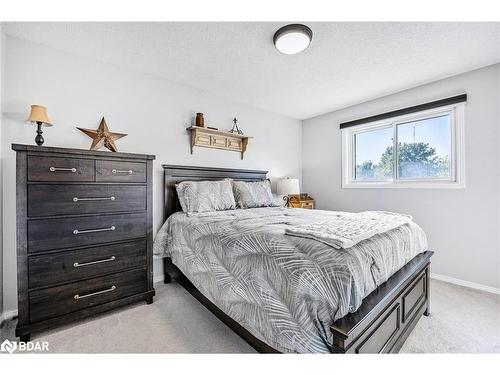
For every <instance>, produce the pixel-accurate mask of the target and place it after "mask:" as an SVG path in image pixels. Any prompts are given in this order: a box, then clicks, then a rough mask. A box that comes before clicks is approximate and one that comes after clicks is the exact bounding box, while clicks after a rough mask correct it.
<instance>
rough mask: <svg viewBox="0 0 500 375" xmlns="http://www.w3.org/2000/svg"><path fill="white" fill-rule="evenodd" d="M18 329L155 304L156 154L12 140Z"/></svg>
mask: <svg viewBox="0 0 500 375" xmlns="http://www.w3.org/2000/svg"><path fill="white" fill-rule="evenodd" d="M12 149H13V150H15V151H16V153H17V155H16V156H17V157H16V163H17V165H16V169H17V175H16V178H17V272H18V277H17V284H18V285H17V288H18V315H19V322H18V325H17V328H16V335H17V336H20V337H21V340H23V341H28V340H30V335H31V333H35V332H39V331H42V330H44V329H48V328H51V327H54V326H57V325H61V324H65V323H69V322H72V321H75V320H78V319H82V318H86V317H89V316H92V315H95V314H97V313H100V312H103V311H106V310H109V309H112V308H115V307H118V306H123V305H125V304H128V303H132V302H136V301H140V300H146V301H147V303H152V302H153V296H154V294H155V291H154V289H153V264H152V246H153V237H152V214H153V210H152V203H153V197H152V195H153V193H152V169H153V168H152V166H153V160H154V158H155V157H154V156H152V155H140V154H127V153H118V152H117V153H111V152H102V151H85V150H77V149H67V148H55V147H40V146H29V145H19V144H13V145H12Z"/></svg>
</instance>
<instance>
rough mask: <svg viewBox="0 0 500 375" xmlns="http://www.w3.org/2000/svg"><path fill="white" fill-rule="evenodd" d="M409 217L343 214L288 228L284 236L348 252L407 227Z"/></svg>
mask: <svg viewBox="0 0 500 375" xmlns="http://www.w3.org/2000/svg"><path fill="white" fill-rule="evenodd" d="M411 220H412V217H411V216H409V215H403V214H398V213H394V212H384V211H365V212H360V213H354V214H351V213H343V214H339V215H337V216H334V217H332V218H331V219H329V220H324V221H320V222H315V223H308V224H302V225H297V226H291V227H289V228H286V229H285V234H288V235H291V236H297V237H304V238H310V239H313V240H317V241H320V242H323V243H325V244H327V245H329V246H332V247H334V248H336V249H340V248H344V249H346V248H349V247H352V246H354V245H356V244H357V243H359V242H361V241H363V240H366V239H368V238H370V237H372V236H374V235H376V234H379V233H385V232H388V231H390V230H392V229H395V228H398V227H400V226H402V225H404V224H407V223H408V222H410V221H411Z"/></svg>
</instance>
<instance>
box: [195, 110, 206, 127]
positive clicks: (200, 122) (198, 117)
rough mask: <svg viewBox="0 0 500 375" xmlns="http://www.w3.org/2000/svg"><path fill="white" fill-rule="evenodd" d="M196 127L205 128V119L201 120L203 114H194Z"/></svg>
mask: <svg viewBox="0 0 500 375" xmlns="http://www.w3.org/2000/svg"><path fill="white" fill-rule="evenodd" d="M196 126H199V127H201V128H203V127H205V119H204V118H203V113H197V114H196Z"/></svg>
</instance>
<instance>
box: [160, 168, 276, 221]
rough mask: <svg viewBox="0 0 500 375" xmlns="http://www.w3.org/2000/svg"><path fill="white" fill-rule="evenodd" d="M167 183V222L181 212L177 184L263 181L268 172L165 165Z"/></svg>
mask: <svg viewBox="0 0 500 375" xmlns="http://www.w3.org/2000/svg"><path fill="white" fill-rule="evenodd" d="M162 167H163V173H164V182H165V220H167V219H168V217H169V216H170V215H172V214H173V213H174V212H177V211H181V210H182V208H181V205H180V203H179V199H178V198H177V192H176V190H175V184H178V183H179V182H182V181H201V180H222V179H224V178H232V179H234V180H240V181H261V180H265V179H266V178H267V176H266V175H267V171H252V170H248V169H229V168H213V167H193V166H183V165H168V164H164V165H162Z"/></svg>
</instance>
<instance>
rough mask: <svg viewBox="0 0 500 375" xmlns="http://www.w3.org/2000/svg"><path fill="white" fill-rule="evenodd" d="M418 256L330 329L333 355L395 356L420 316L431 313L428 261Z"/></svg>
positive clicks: (428, 255)
mask: <svg viewBox="0 0 500 375" xmlns="http://www.w3.org/2000/svg"><path fill="white" fill-rule="evenodd" d="M432 254H433V252H432V251H426V252H425V253H422V254H419V255H417V256H416V257H415V258H414V259H412V260H411V261H410V262H409V263H408V264H407V265H405V266H404V267H403V268H402V269H400V270H399V271H398V272H396V273H395V274H394V275H393V276H392V277H391V278H390V279H389V280H387V282H385V283H384V284H382V285H381V286H380V287H379V288H377V290H375V291H374V292H373V293H371V294H370V295H368V296H367V297H366V298H365V299H364V300H363V304H362V305H361V306H360V308H359V309H358V310H357V311H356V312H354V313H352V314H349V315H346V316H345V317H344V318H342V319H339V320H337V321H336V322H335V323H334V324H333V325H332V326H331V328H330V329H331V331H332V333H333V346H332V350H333V352H334V353H394V352H398V351H399V349H400V348H401V346H403V343H404V342H405V340H406V338H407V337H408V335H409V334H410V332H411V331H412V330H413V328H414V327H415V325H416V324H417V322H418V320H419V319H420V317H421V316H422V314H425V315H429V313H430V282H429V276H430V257H431V256H432Z"/></svg>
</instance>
